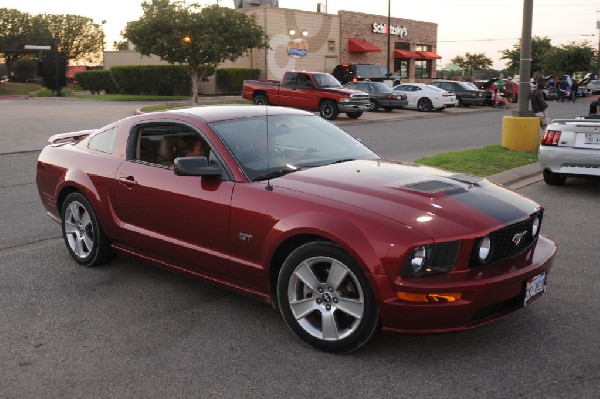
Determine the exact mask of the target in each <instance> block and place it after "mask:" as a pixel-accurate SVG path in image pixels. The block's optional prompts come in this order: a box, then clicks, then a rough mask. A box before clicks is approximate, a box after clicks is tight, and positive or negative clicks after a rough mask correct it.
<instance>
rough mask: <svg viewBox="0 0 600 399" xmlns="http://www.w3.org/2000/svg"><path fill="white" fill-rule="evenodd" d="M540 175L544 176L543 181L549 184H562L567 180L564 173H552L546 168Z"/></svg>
mask: <svg viewBox="0 0 600 399" xmlns="http://www.w3.org/2000/svg"><path fill="white" fill-rule="evenodd" d="M542 176H544V181H545V182H546V184H549V185H551V186H562V185H563V184H565V182H566V181H567V177H566V176H565V175H563V174H560V173H554V172H552V171H550V170H548V169H544V171H543V172H542Z"/></svg>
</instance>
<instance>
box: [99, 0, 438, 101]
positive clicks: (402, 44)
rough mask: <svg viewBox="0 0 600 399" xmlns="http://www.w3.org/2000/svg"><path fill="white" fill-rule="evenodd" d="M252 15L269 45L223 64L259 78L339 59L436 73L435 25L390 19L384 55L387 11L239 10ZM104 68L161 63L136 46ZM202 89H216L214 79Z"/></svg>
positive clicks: (419, 78)
mask: <svg viewBox="0 0 600 399" xmlns="http://www.w3.org/2000/svg"><path fill="white" fill-rule="evenodd" d="M238 11H239V12H244V13H247V14H249V15H252V16H253V18H254V19H255V21H256V23H257V24H259V25H260V26H262V27H263V29H264V30H265V32H266V33H267V35H269V38H270V47H271V48H270V49H269V50H252V51H250V52H249V53H248V54H247V55H245V56H243V57H240V58H239V59H237V60H236V61H235V62H225V63H223V64H222V65H221V66H220V67H222V68H257V69H260V70H261V76H260V77H261V79H274V80H279V79H281V77H282V76H283V73H284V72H285V71H288V70H306V71H308V70H310V71H322V72H329V73H331V72H332V71H333V69H334V68H335V66H336V65H338V64H342V63H367V64H378V65H384V66H386V64H387V62H388V58H389V60H390V65H389V66H388V68H389V70H390V71H391V72H394V73H396V74H397V75H400V76H401V77H402V79H403V80H405V81H413V82H427V83H429V82H431V79H432V78H433V77H435V74H436V63H435V61H436V59H439V58H441V57H439V56H438V55H436V49H437V24H434V23H430V22H421V21H414V20H408V19H401V18H391V19H390V28H389V30H390V31H391V35H390V45H389V57H388V40H387V34H386V32H387V31H388V26H387V22H388V21H387V19H388V18H387V16H381V15H371V14H364V13H358V12H352V11H339V12H338V14H337V15H336V14H327V13H322V12H310V11H301V10H293V9H284V8H278V7H251V8H242V9H239V10H238ZM104 59H105V63H104V67H105V68H110V67H111V66H115V65H131V64H134V63H138V62H139V63H143V64H151V63H154V64H160V63H162V62H160V60H159V59H158V58H157V57H141V56H140V55H139V54H137V53H135V51H133V50H130V51H113V52H105V53H104ZM201 91H202V92H203V93H207V94H212V93H216V92H217V88H216V84H215V82H214V79H210V81H209V82H206V83H202V85H201Z"/></svg>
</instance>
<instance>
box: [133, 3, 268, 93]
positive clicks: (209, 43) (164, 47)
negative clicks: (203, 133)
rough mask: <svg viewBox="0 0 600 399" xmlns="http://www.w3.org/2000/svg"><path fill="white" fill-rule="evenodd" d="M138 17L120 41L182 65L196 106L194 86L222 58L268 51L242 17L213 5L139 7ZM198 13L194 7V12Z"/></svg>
mask: <svg viewBox="0 0 600 399" xmlns="http://www.w3.org/2000/svg"><path fill="white" fill-rule="evenodd" d="M142 9H143V12H144V14H143V16H142V17H141V18H140V19H139V20H137V21H134V22H132V23H130V24H129V25H128V26H127V27H126V28H125V31H124V32H123V37H125V38H126V39H128V40H129V41H131V42H132V43H133V44H134V45H135V46H136V50H137V51H138V52H139V53H140V54H142V55H146V56H149V55H151V54H154V55H157V56H158V57H160V58H161V59H162V60H165V61H167V62H168V63H170V64H180V65H183V66H184V67H185V68H186V70H187V72H188V73H189V75H190V78H191V81H192V100H193V103H194V104H197V103H198V88H199V82H200V81H201V80H202V79H204V78H205V77H207V76H209V75H208V74H209V73H211V71H214V70H215V68H216V67H217V66H218V65H219V64H221V63H223V62H224V61H226V60H229V61H235V60H236V59H238V58H239V57H241V56H242V55H243V54H244V53H245V52H247V51H248V50H251V49H253V48H268V47H269V44H268V37H267V35H266V34H265V33H264V31H263V30H262V28H261V27H260V26H259V25H257V24H256V22H254V20H253V19H252V18H251V17H249V16H248V15H246V14H243V13H241V12H239V11H235V10H233V9H230V8H225V7H220V6H219V5H213V6H209V7H205V8H200V6H199V5H197V4H192V5H186V4H185V3H183V4H182V3H179V2H177V3H169V0H151V2H143V3H142ZM198 9H200V11H199V12H197V11H198Z"/></svg>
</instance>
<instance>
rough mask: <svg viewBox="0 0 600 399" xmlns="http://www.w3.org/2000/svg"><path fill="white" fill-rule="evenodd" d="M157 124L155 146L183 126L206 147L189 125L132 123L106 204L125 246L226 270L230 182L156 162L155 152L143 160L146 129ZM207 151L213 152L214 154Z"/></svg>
mask: <svg viewBox="0 0 600 399" xmlns="http://www.w3.org/2000/svg"><path fill="white" fill-rule="evenodd" d="M158 127H160V129H158V132H159V133H158V135H160V134H161V133H162V137H160V143H159V146H158V147H156V148H157V149H160V145H162V144H164V141H165V139H166V137H168V136H172V135H177V134H181V132H182V131H186V130H187V132H188V133H186V134H190V132H191V134H195V135H198V136H200V137H201V138H203V139H204V140H205V142H206V145H207V147H210V143H208V141H206V138H205V136H203V135H202V134H201V132H200V131H198V130H197V129H194V128H193V127H191V126H188V125H182V124H179V123H163V124H160V125H156V124H142V125H137V126H135V127H134V129H133V130H132V138H131V139H130V146H137V148H136V149H135V150H132V149H129V150H128V156H127V159H126V160H125V161H124V162H122V163H121V165H120V167H119V169H118V170H117V173H116V179H115V181H114V182H113V185H112V187H111V193H112V195H111V204H110V205H111V208H112V209H113V213H114V218H115V219H116V221H117V224H119V225H120V227H121V234H120V236H119V237H118V239H119V241H120V242H121V243H123V244H124V245H125V246H128V247H131V248H136V249H139V250H141V251H142V252H144V253H145V254H147V255H150V256H151V257H154V258H158V259H160V260H162V261H165V262H168V263H175V264H176V265H178V266H182V267H184V268H186V269H189V270H194V271H197V272H200V273H209V274H213V275H219V276H224V275H227V274H229V270H228V267H229V258H230V255H229V254H230V250H231V248H230V239H229V237H230V206H231V204H230V201H231V194H232V192H233V188H234V183H233V182H232V181H228V180H227V179H225V180H223V179H218V178H206V177H198V176H177V175H175V173H174V171H173V169H172V168H171V167H169V166H165V165H162V164H160V163H159V162H160V159H159V158H152V159H150V158H148V160H147V161H146V160H143V159H142V157H141V156H140V155H139V154H140V153H141V149H140V147H141V140H142V139H144V138H145V137H146V136H144V133H145V132H146V131H148V132H152V131H153V129H154V131H155V132H154V133H152V135H153V136H157V134H156V131H157V128H158ZM161 130H162V131H161ZM148 137H150V136H148ZM155 138H156V137H155ZM156 141H159V140H158V139H157V140H156ZM151 151H152V150H151ZM208 151H212V149H209V150H208ZM210 156H211V157H212V158H215V157H216V154H214V153H213V154H210Z"/></svg>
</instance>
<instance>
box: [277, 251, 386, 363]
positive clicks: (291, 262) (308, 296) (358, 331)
mask: <svg viewBox="0 0 600 399" xmlns="http://www.w3.org/2000/svg"><path fill="white" fill-rule="evenodd" d="M277 297H278V301H279V308H280V309H281V314H282V316H283V319H284V320H285V322H286V324H287V325H288V327H289V328H290V329H291V330H292V331H293V332H294V333H295V334H296V335H297V336H298V337H299V338H300V339H301V340H303V341H304V342H306V343H308V344H309V345H312V346H314V347H315V348H318V349H320V350H323V351H326V352H333V353H344V352H351V351H353V350H356V349H358V348H360V347H361V346H362V345H364V344H365V343H366V342H367V341H368V340H369V339H370V338H371V336H372V335H373V333H374V332H375V330H376V327H377V325H378V320H379V315H378V311H377V305H376V303H375V298H374V295H373V292H372V291H371V287H370V285H369V282H368V280H367V278H366V277H365V275H364V273H363V272H362V270H361V269H360V267H359V266H358V265H357V263H356V262H355V261H354V259H352V257H351V256H350V255H348V254H347V253H346V252H345V251H344V250H342V249H341V248H340V247H338V246H337V245H335V244H333V243H329V242H320V241H317V242H311V243H307V244H304V245H302V246H300V247H298V248H296V249H295V250H294V251H293V252H292V253H291V254H290V255H289V256H288V258H287V259H286V260H285V262H284V263H283V267H282V268H281V271H280V273H279V278H278V281H277Z"/></svg>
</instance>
